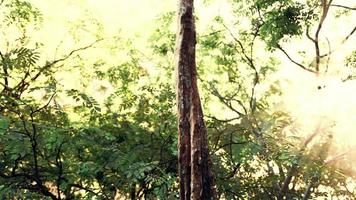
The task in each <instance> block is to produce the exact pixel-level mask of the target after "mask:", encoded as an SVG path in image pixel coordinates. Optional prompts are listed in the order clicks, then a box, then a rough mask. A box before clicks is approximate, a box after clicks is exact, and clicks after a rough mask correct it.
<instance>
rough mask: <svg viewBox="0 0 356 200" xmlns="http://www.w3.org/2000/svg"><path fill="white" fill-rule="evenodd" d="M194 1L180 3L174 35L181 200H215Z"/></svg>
mask: <svg viewBox="0 0 356 200" xmlns="http://www.w3.org/2000/svg"><path fill="white" fill-rule="evenodd" d="M193 11H194V6H193V0H179V9H178V31H177V49H176V56H177V69H176V70H177V106H178V134H179V141H178V146H179V178H180V181H179V187H180V199H181V200H189V199H192V200H200V199H203V200H209V199H217V197H216V195H217V194H216V189H215V183H214V177H213V175H212V172H211V169H210V167H211V164H212V163H211V159H210V155H209V149H208V141H207V132H206V128H205V124H204V120H203V112H202V108H201V103H200V98H199V92H198V86H197V69H196V63H195V44H196V33H195V20H194V15H193V13H194V12H193Z"/></svg>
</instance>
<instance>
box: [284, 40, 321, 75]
mask: <svg viewBox="0 0 356 200" xmlns="http://www.w3.org/2000/svg"><path fill="white" fill-rule="evenodd" d="M277 48H278V49H279V50H281V51H282V52H283V53H284V55H286V56H287V58H288V59H289V60H290V61H291V62H292V63H294V64H296V65H298V66H299V67H300V68H302V69H304V70H306V71H308V72H311V73H317V72H316V71H313V70H311V69H309V68H307V67H305V66H304V65H302V64H300V63H298V62H296V61H295V60H293V59H292V57H290V55H289V54H288V53H287V51H286V50H284V49H283V48H282V47H281V46H280V45H278V46H277Z"/></svg>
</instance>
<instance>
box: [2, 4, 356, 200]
mask: <svg viewBox="0 0 356 200" xmlns="http://www.w3.org/2000/svg"><path fill="white" fill-rule="evenodd" d="M318 2H319V1H312V0H308V1H305V2H304V3H302V2H301V1H293V0H268V1H266V0H254V1H251V0H242V1H231V2H230V3H231V6H233V8H234V9H233V13H232V16H233V17H232V19H230V20H231V21H227V19H225V18H223V17H221V16H216V17H215V18H214V21H213V22H211V23H210V28H209V30H208V31H207V32H206V33H198V34H199V35H198V48H197V50H198V52H197V62H198V70H199V75H200V89H201V90H202V91H201V92H202V97H203V101H202V102H203V106H204V107H205V114H206V120H207V126H208V133H209V141H210V150H211V155H212V157H213V164H214V174H215V176H216V182H217V187H218V192H219V195H220V198H221V199H275V198H277V197H278V196H279V195H281V194H284V195H285V198H287V199H303V198H306V197H310V198H316V197H321V198H322V197H324V198H328V197H330V196H334V197H340V198H342V197H343V198H345V199H354V198H355V194H356V191H355V190H351V189H350V187H348V184H349V182H350V181H352V177H354V175H353V173H352V170H353V169H352V163H347V164H344V165H343V167H342V168H340V166H339V165H336V164H337V162H327V161H326V160H327V156H328V154H327V152H328V150H329V149H330V146H331V141H332V139H333V138H332V137H333V136H332V133H329V132H328V130H327V129H326V130H321V131H320V132H322V134H319V133H316V134H312V135H311V136H310V137H309V140H308V139H306V140H304V139H303V138H302V137H299V136H298V135H297V134H291V133H290V132H288V131H286V129H288V128H289V129H290V127H291V126H292V124H293V119H292V118H291V117H290V116H289V114H288V113H286V112H282V111H281V110H278V109H276V108H275V106H274V103H278V102H275V99H276V97H277V98H278V97H279V96H280V95H281V91H282V89H281V87H282V85H281V84H280V83H279V82H278V80H272V81H271V79H269V77H270V76H271V75H272V74H273V73H274V72H275V71H276V70H277V69H279V67H281V66H280V61H279V60H278V59H279V57H278V56H277V55H276V51H277V50H279V51H282V53H286V51H285V50H284V48H283V45H288V42H289V41H290V40H292V39H294V38H297V39H301V38H304V35H305V32H306V31H309V29H310V28H311V27H314V26H317V25H318V23H319V18H320V17H319V15H320V13H321V8H320V7H321V6H320V5H319V4H318ZM103 3H104V2H103ZM207 4H209V2H207ZM0 6H1V7H0V9H1V16H2V17H1V18H2V19H3V20H2V21H1V25H0V26H1V28H2V29H3V28H4V29H6V28H9V29H11V31H13V30H14V29H16V30H17V33H18V34H17V35H16V36H17V37H16V38H15V39H7V38H6V37H7V36H8V35H6V33H3V34H4V35H3V36H2V37H1V40H4V41H2V42H1V43H2V46H1V48H0V52H1V72H0V80H1V94H0V95H1V96H0V138H1V139H0V197H1V199H44V198H52V199H91V198H92V197H95V198H96V199H114V198H119V197H125V198H128V199H143V198H144V199H177V198H178V196H177V195H178V188H177V133H176V130H177V129H176V115H175V111H176V109H175V87H174V78H173V75H174V59H173V57H174V56H173V55H174V42H175V33H174V32H173V31H172V30H171V29H170V27H171V26H172V24H174V23H175V17H174V16H175V13H174V12H167V13H166V14H164V15H163V16H161V17H160V18H159V19H158V20H157V22H156V24H157V30H156V31H155V32H154V33H153V34H152V36H151V37H150V40H149V41H148V43H149V50H148V51H147V52H145V54H144V55H143V53H142V52H140V51H139V50H138V49H137V48H136V47H135V46H134V45H132V44H130V42H127V41H123V40H121V39H120V38H110V39H107V38H105V39H103V38H100V34H98V33H96V34H97V35H95V37H94V41H95V42H94V43H92V44H89V45H87V46H82V47H79V48H78V49H74V50H73V49H69V50H68V51H67V52H68V53H67V54H65V55H62V57H60V58H57V59H54V60H45V57H44V56H43V55H42V54H43V51H42V50H43V49H41V48H42V46H43V44H41V43H38V41H33V40H32V38H31V37H30V36H28V35H27V32H28V31H29V30H38V29H40V28H41V23H42V21H43V17H42V15H41V12H40V10H38V9H37V8H35V7H34V6H33V5H32V4H31V3H30V1H25V0H3V1H1V5H0ZM350 12H352V11H350ZM347 14H348V13H347V12H346V13H343V15H341V16H347ZM331 17H333V16H331ZM339 17H340V16H339ZM245 19H247V20H248V25H247V26H244V27H240V26H238V25H237V24H239V22H241V21H243V20H245ZM198 21H199V20H198ZM347 34H348V33H346V35H347ZM73 37H74V36H73ZM11 38H13V37H11ZM305 40H308V38H307V37H306V38H305ZM314 40H315V39H314ZM42 42H46V41H42ZM314 42H315V41H314ZM113 44H115V45H113ZM103 46H104V48H108V49H110V51H111V52H115V51H116V52H119V54H120V53H121V54H127V55H128V56H127V57H126V58H125V59H122V60H120V61H118V62H117V63H114V64H112V62H109V61H106V60H102V59H98V60H95V61H93V62H89V61H88V62H86V60H85V58H82V57H81V56H80V55H82V54H84V53H85V52H86V51H91V50H94V51H99V50H100V49H102V48H103ZM122 46H124V47H125V48H122ZM99 47H100V48H99ZM261 55H264V56H261ZM319 56H320V55H319ZM147 58H150V62H148V61H147ZM313 59H314V56H311V57H309V58H308V57H305V60H303V63H311V64H308V65H307V64H305V65H302V64H299V63H294V62H295V61H294V60H293V59H291V63H292V64H293V63H294V64H297V65H295V66H296V67H298V66H299V67H302V68H303V69H306V70H309V71H317V70H314V67H315V62H313V61H311V60H313ZM327 62H328V57H327V56H324V57H321V63H322V64H325V63H327ZM152 63H154V69H152V68H150V67H148V66H151V65H152ZM345 64H346V66H347V67H350V68H354V67H355V52H353V54H350V55H346V56H345ZM304 66H306V67H304ZM150 70H152V71H153V70H156V71H158V72H159V74H158V75H157V74H155V73H153V72H152V71H150ZM74 71H77V72H78V71H79V72H81V73H82V77H80V79H81V81H82V82H83V85H84V86H83V87H75V86H72V85H70V86H68V85H65V83H63V82H61V80H60V78H58V75H59V74H61V73H64V72H68V73H72V72H74ZM353 77H354V75H353V74H350V75H349V76H347V78H346V80H349V79H353ZM93 80H97V81H98V83H106V86H105V85H102V86H100V89H99V91H100V90H101V91H103V92H107V91H109V95H106V96H105V99H104V101H103V102H98V100H96V99H95V97H93V96H92V95H91V94H89V93H88V92H87V90H86V88H87V87H88V85H89V83H90V82H91V81H93ZM261 85H264V86H266V88H267V89H265V90H263V91H262V92H261V91H259V92H258V93H257V88H258V87H259V86H261ZM109 87H110V88H113V89H112V90H109ZM68 102H69V103H68ZM213 107H218V108H221V109H220V113H216V112H214V111H215V110H216V109H212V108H213ZM315 138H317V142H315V140H316V139H315ZM334 163H335V164H334ZM289 177H290V178H291V179H290V180H289V182H288V178H289ZM283 187H286V189H285V190H284V189H283Z"/></svg>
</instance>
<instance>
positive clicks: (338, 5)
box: [330, 4, 356, 10]
mask: <svg viewBox="0 0 356 200" xmlns="http://www.w3.org/2000/svg"><path fill="white" fill-rule="evenodd" d="M330 6H332V7H339V8H344V9H348V10H356V8H353V7H349V6H344V5H340V4H331V5H330Z"/></svg>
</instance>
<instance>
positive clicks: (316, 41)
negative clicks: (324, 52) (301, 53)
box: [314, 0, 333, 72]
mask: <svg viewBox="0 0 356 200" xmlns="http://www.w3.org/2000/svg"><path fill="white" fill-rule="evenodd" d="M332 1H333V0H329V2H327V0H322V15H321V17H320V21H319V24H318V28H317V29H316V32H315V37H314V38H315V39H314V46H315V60H316V64H315V71H316V72H319V69H320V46H319V34H320V31H321V28H322V27H323V24H324V21H325V19H326V16H327V15H328V12H329V7H330V5H331V2H332Z"/></svg>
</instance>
